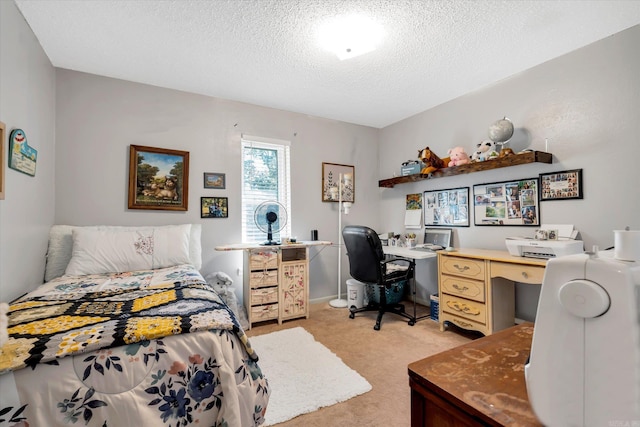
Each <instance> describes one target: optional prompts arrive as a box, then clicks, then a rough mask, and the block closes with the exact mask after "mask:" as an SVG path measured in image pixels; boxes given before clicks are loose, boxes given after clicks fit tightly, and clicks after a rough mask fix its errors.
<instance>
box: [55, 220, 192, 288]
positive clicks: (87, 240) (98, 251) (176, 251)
mask: <svg viewBox="0 0 640 427" xmlns="http://www.w3.org/2000/svg"><path fill="white" fill-rule="evenodd" d="M190 231H191V225H189V224H184V225H170V226H164V227H140V228H133V229H127V228H125V227H123V228H115V229H114V228H111V229H100V228H93V227H76V228H74V229H73V230H72V239H73V249H72V253H71V260H70V261H69V264H68V265H67V267H66V269H65V274H69V275H73V276H81V275H85V274H101V273H121V272H124V271H136V270H150V269H156V268H164V267H171V266H174V265H179V264H188V263H190V262H191V261H190V259H189V238H190Z"/></svg>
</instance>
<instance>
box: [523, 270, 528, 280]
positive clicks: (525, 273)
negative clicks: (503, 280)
mask: <svg viewBox="0 0 640 427" xmlns="http://www.w3.org/2000/svg"><path fill="white" fill-rule="evenodd" d="M522 277H524V278H525V279H527V278H529V275H528V274H527V272H526V271H523V272H522Z"/></svg>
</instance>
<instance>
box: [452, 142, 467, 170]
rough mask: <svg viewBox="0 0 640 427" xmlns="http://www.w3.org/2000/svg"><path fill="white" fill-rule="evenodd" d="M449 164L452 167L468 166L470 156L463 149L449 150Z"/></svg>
mask: <svg viewBox="0 0 640 427" xmlns="http://www.w3.org/2000/svg"><path fill="white" fill-rule="evenodd" d="M449 159H450V160H449V164H448V165H447V166H448V167H451V166H460V165H466V164H467V163H469V162H470V159H469V155H468V154H467V153H466V152H465V151H464V148H462V147H454V148H450V149H449Z"/></svg>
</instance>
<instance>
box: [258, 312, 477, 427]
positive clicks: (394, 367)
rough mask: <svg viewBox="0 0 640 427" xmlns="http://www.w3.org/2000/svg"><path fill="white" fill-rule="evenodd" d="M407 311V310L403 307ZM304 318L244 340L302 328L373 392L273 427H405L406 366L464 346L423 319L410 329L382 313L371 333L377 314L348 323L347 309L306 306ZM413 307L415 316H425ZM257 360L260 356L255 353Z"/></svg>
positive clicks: (266, 326) (266, 325) (269, 325)
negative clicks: (369, 386) (382, 315)
mask: <svg viewBox="0 0 640 427" xmlns="http://www.w3.org/2000/svg"><path fill="white" fill-rule="evenodd" d="M407 308H409V307H407ZM310 309H311V313H310V316H309V318H308V319H304V318H303V319H296V320H288V321H286V322H282V324H281V325H279V324H278V322H276V321H268V322H263V323H259V324H256V325H254V326H253V327H252V328H251V330H249V331H247V335H248V336H249V339H250V340H252V342H253V339H254V337H257V336H260V335H264V334H268V333H270V332H274V331H280V330H284V329H290V328H295V327H303V328H304V329H305V330H306V331H308V332H309V333H311V334H312V335H313V336H314V338H315V339H316V341H319V342H321V343H322V345H324V346H326V347H327V348H328V349H329V350H331V351H332V352H334V353H335V354H336V355H337V356H338V357H339V358H340V359H341V360H342V361H343V362H344V363H345V364H346V365H348V366H350V367H351V368H353V369H355V370H356V371H358V373H360V375H362V376H363V377H365V378H366V379H367V381H368V382H369V383H370V384H371V386H372V387H373V388H372V390H371V391H369V392H367V393H364V394H361V395H360V396H356V397H354V398H353V399H349V400H347V401H344V402H341V403H338V404H335V405H331V406H326V407H324V408H320V409H319V410H317V411H313V412H309V413H308V414H304V415H300V416H297V417H295V418H293V419H291V420H288V421H285V422H283V423H280V424H278V427H327V426H336V425H345V426H367V427H388V426H393V427H409V426H410V425H411V405H410V402H411V399H410V388H409V376H408V374H407V365H408V364H409V363H411V362H415V361H416V360H420V359H423V358H425V357H427V356H430V355H432V354H435V353H438V352H440V351H444V350H448V349H449V348H452V347H455V346H458V345H460V344H464V343H465V342H469V338H468V337H465V336H463V335H461V334H460V333H457V332H453V331H447V332H440V330H439V329H438V324H437V323H436V322H434V321H432V320H429V319H425V320H421V321H420V322H418V323H416V324H415V325H414V326H408V325H407V319H404V318H402V317H400V316H396V315H393V314H387V315H385V316H384V318H383V320H382V329H381V330H379V331H374V330H373V325H374V323H375V318H376V313H375V312H373V311H369V312H366V313H360V314H358V315H357V316H356V318H355V319H349V310H347V309H346V308H333V307H331V306H329V304H328V303H317V304H311V306H310ZM428 313H429V311H428V308H427V307H422V306H418V315H422V314H428ZM258 355H260V353H258Z"/></svg>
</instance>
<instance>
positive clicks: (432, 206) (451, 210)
mask: <svg viewBox="0 0 640 427" xmlns="http://www.w3.org/2000/svg"><path fill="white" fill-rule="evenodd" d="M423 205H424V225H425V227H431V226H446V227H468V226H469V187H462V188H450V189H447V190H435V191H425V192H424V201H423Z"/></svg>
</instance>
